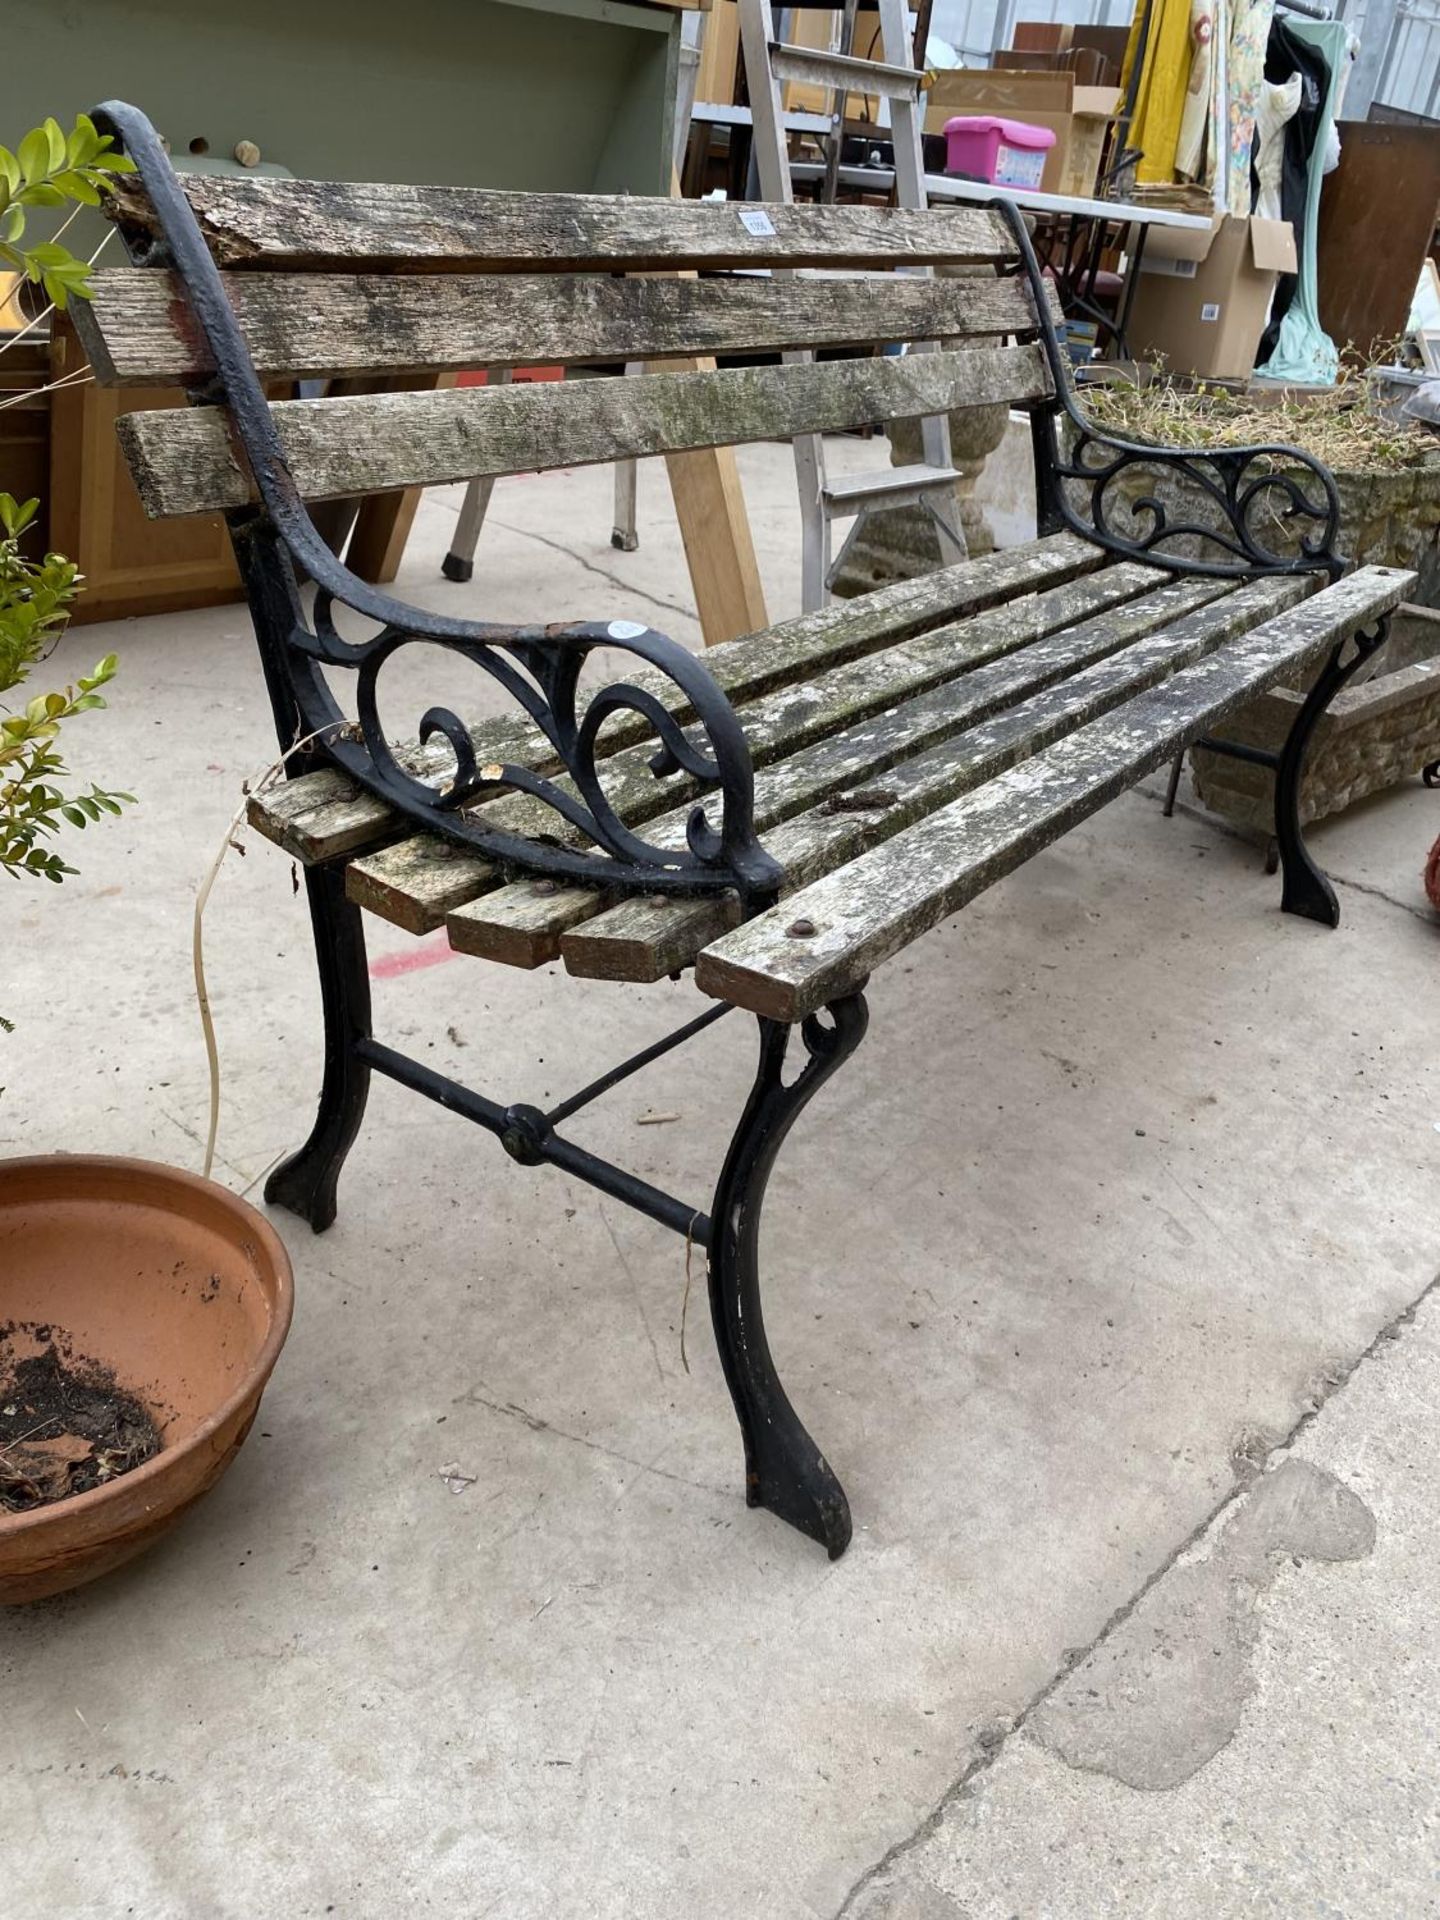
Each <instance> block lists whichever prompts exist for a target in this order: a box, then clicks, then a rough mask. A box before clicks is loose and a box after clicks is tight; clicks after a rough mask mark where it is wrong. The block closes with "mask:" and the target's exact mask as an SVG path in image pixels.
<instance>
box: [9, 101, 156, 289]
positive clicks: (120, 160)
mask: <svg viewBox="0 0 1440 1920" xmlns="http://www.w3.org/2000/svg"><path fill="white" fill-rule="evenodd" d="M113 147H114V141H113V139H112V137H111V135H109V134H108V133H98V132H97V131H96V129H95V123H94V122H93V121H92V120H91V119H90V117H89V115H88V114H84V113H79V114H76V116H75V125H74V126H73V127H72V128H71V130H70V132H69V133H66V132H64V131H63V130H62V128H61V126H60V122H59V121H58V120H55V119H49V120H47V121H46V122H45V123H44V125H43V126H39V127H34V128H32V129H31V131H30V132H29V133H27V134H26V135H25V138H24V139H23V140H22V141H21V142H20V145H19V147H18V148H17V149H16V151H15V152H14V153H12V152H11V151H10V149H9V148H8V147H0V266H4V267H10V268H12V269H13V270H14V271H15V272H16V273H22V274H24V276H25V278H26V279H27V280H31V281H34V282H35V283H36V285H38V286H42V287H43V288H44V289H45V296H46V298H47V299H49V300H51V301H53V302H54V304H55V305H56V306H57V307H64V306H65V305H67V303H68V302H69V301H70V299H71V298H72V297H74V296H78V297H79V298H81V299H82V300H83V299H88V298H89V296H90V268H89V264H88V262H86V261H84V260H81V259H78V258H77V257H76V256H75V255H74V254H73V253H71V252H70V250H69V249H68V248H67V247H62V246H61V245H60V243H59V240H58V238H56V239H51V240H38V241H32V242H31V244H30V245H29V246H28V247H27V246H22V245H21V241H22V240H23V239H24V237H25V227H26V221H27V217H28V215H29V213H30V212H31V211H32V210H33V209H35V208H37V207H63V206H64V205H66V204H67V202H70V201H74V202H77V203H78V204H79V205H81V206H87V207H98V206H99V204H100V197H101V194H102V193H103V191H104V189H105V188H106V187H107V186H109V185H110V184H111V182H112V180H113V179H114V176H115V175H116V174H119V173H133V172H134V171H135V162H134V161H133V160H131V159H130V158H129V157H128V155H126V154H123V153H115V152H114V151H112V149H113ZM67 224H68V223H67Z"/></svg>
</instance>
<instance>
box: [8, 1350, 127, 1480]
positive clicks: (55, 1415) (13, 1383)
mask: <svg viewBox="0 0 1440 1920" xmlns="http://www.w3.org/2000/svg"><path fill="white" fill-rule="evenodd" d="M17 1334H19V1335H21V1336H23V1337H24V1339H25V1342H26V1344H27V1346H28V1345H31V1344H32V1343H34V1342H37V1341H38V1342H40V1343H42V1344H41V1346H40V1350H39V1352H30V1353H29V1354H28V1355H27V1357H26V1358H25V1359H23V1360H16V1359H15V1358H14V1357H13V1354H12V1353H11V1352H10V1351H9V1349H10V1345H11V1342H12V1341H13V1340H14V1338H15V1336H16V1335H17ZM160 1446H161V1440H160V1432H159V1429H158V1428H157V1426H156V1423H155V1420H154V1417H153V1416H152V1415H151V1413H150V1412H149V1410H148V1408H146V1407H145V1406H144V1405H143V1404H142V1402H141V1401H139V1400H138V1399H137V1398H136V1397H135V1395H134V1394H133V1393H127V1392H126V1390H125V1389H124V1388H123V1387H122V1386H121V1385H120V1383H119V1381H118V1380H117V1379H116V1378H115V1375H114V1374H113V1373H112V1372H111V1370H110V1369H109V1368H108V1367H106V1366H104V1365H102V1363H101V1362H100V1361H98V1360H91V1359H89V1358H87V1357H86V1356H85V1355H84V1354H78V1353H76V1352H75V1349H74V1345H73V1343H72V1341H71V1340H70V1338H69V1336H68V1335H67V1334H66V1332H65V1330H64V1329H63V1328H61V1327H44V1326H38V1325H35V1324H34V1323H30V1322H27V1323H24V1324H20V1323H16V1322H12V1323H11V1324H10V1325H8V1326H0V1512H5V1513H28V1512H30V1511H31V1510H32V1509H33V1508H36V1507H45V1506H49V1505H51V1504H52V1503H53V1502H55V1501H57V1500H68V1499H69V1498H70V1497H71V1496H72V1495H73V1494H77V1493H89V1492H90V1491H91V1490H92V1489H93V1488H95V1487H103V1486H105V1485H106V1484H108V1482H110V1481H111V1480H116V1479H118V1478H119V1477H120V1475H121V1474H125V1473H130V1472H132V1471H133V1470H134V1469H135V1468H136V1467H140V1466H143V1465H144V1464H145V1462H146V1461H147V1460H151V1459H153V1458H154V1456H155V1455H156V1454H157V1453H158V1452H159V1451H160Z"/></svg>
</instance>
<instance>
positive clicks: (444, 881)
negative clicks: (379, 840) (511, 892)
mask: <svg viewBox="0 0 1440 1920" xmlns="http://www.w3.org/2000/svg"><path fill="white" fill-rule="evenodd" d="M503 877H504V876H503V875H502V874H500V873H499V872H498V871H497V870H496V869H495V868H494V867H492V866H491V865H490V863H489V861H488V860H480V859H477V858H476V856H475V855H474V854H472V853H469V852H467V851H466V849H465V848H464V847H457V846H456V845H455V843H454V841H452V840H441V839H438V838H437V837H436V836H435V835H433V834H426V835H424V836H421V837H412V838H410V839H407V840H400V841H397V842H396V843H395V845H394V846H390V847H381V848H379V849H377V850H376V851H375V852H374V853H369V854H362V855H361V857H360V858H359V859H357V860H352V861H351V862H350V863H349V865H348V866H347V867H346V869H345V892H346V896H347V897H348V898H349V899H351V900H353V901H354V902H355V904H356V906H357V907H364V908H365V909H366V910H367V911H368V912H370V913H374V914H378V915H379V917H380V918H381V919H382V920H389V921H390V922H391V923H392V924H393V925H394V926H397V927H403V928H404V929H405V931H406V932H407V933H432V932H433V931H434V929H435V928H436V927H439V926H443V925H444V924H445V916H446V914H447V913H449V912H450V910H451V908H452V907H458V906H460V905H462V904H463V903H464V902H465V901H466V900H474V899H476V898H477V897H478V896H479V895H480V894H482V893H485V892H487V891H489V889H491V888H493V887H498V886H499V885H500V884H501V881H502V879H503Z"/></svg>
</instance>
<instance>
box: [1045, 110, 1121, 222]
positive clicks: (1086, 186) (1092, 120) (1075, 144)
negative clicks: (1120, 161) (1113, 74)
mask: <svg viewBox="0 0 1440 1920" xmlns="http://www.w3.org/2000/svg"><path fill="white" fill-rule="evenodd" d="M1122 97H1123V96H1122V94H1121V92H1120V89H1119V87H1076V89H1075V102H1074V107H1073V109H1072V111H1071V116H1070V144H1069V148H1068V151H1067V154H1066V160H1065V172H1064V175H1063V176H1062V177H1063V180H1064V185H1063V186H1062V187H1061V189H1060V191H1061V192H1062V193H1073V194H1074V195H1075V196H1076V198H1077V199H1080V200H1093V199H1094V198H1095V188H1096V185H1097V183H1098V181H1099V178H1100V161H1101V158H1102V156H1103V155H1104V151H1105V134H1106V130H1107V129H1108V127H1109V125H1110V122H1111V121H1112V120H1113V119H1114V118H1115V115H1116V114H1117V113H1118V112H1119V111H1120V102H1121V99H1122Z"/></svg>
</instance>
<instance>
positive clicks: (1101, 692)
mask: <svg viewBox="0 0 1440 1920" xmlns="http://www.w3.org/2000/svg"><path fill="white" fill-rule="evenodd" d="M1311 584H1312V583H1311V582H1309V581H1300V580H1293V579H1292V580H1267V581H1261V582H1257V583H1256V584H1254V585H1252V586H1246V587H1241V588H1240V589H1238V590H1237V591H1235V592H1233V593H1230V594H1227V595H1226V596H1225V597H1224V598H1223V599H1220V600H1219V601H1218V603H1217V604H1212V605H1210V606H1207V607H1204V608H1202V609H1201V610H1200V611H1198V612H1195V613H1192V614H1187V615H1185V616H1183V617H1182V618H1181V619H1179V620H1177V621H1175V622H1174V623H1173V624H1171V625H1169V626H1165V627H1162V628H1161V629H1160V630H1159V631H1158V632H1155V633H1150V634H1146V635H1144V636H1143V637H1141V638H1139V639H1137V640H1136V641H1134V643H1133V644H1132V645H1130V646H1128V647H1126V648H1125V649H1124V650H1123V652H1121V653H1118V654H1113V655H1111V656H1110V657H1109V658H1108V659H1103V660H1100V661H1098V662H1097V663H1096V664H1095V665H1093V666H1089V667H1085V668H1083V669H1082V670H1081V671H1080V672H1079V673H1076V674H1072V675H1071V676H1070V677H1069V678H1068V679H1065V680H1062V681H1059V682H1058V683H1057V684H1056V685H1054V686H1052V687H1047V688H1046V689H1045V690H1044V691H1043V692H1041V693H1037V694H1034V695H1032V696H1031V697H1030V698H1029V699H1028V700H1024V701H1022V702H1021V703H1020V704H1019V705H1018V706H1015V707H1007V708H1006V709H1004V711H1002V712H1001V713H999V714H996V715H994V716H993V717H992V718H990V719H988V720H982V721H980V722H979V723H978V724H977V725H974V726H970V727H967V728H966V729H965V730H964V731H963V732H962V733H960V734H958V735H957V736H956V737H955V738H954V739H951V740H946V741H943V742H942V743H941V744H940V745H938V746H934V747H931V748H929V749H927V750H926V751H925V752H922V753H919V754H917V755H915V757H914V758H913V759H906V760H902V761H899V762H897V763H896V764H895V765H894V766H892V767H890V768H888V769H887V770H886V772H885V773H884V774H883V775H882V776H881V777H880V778H879V779H871V780H869V781H867V782H865V783H864V784H861V783H859V782H854V783H852V784H850V785H847V786H846V787H845V789H844V790H843V791H842V793H841V794H840V795H839V796H838V798H837V797H835V796H832V797H831V798H829V799H827V800H823V801H821V802H820V804H819V805H816V806H812V807H810V808H809V809H808V811H806V812H804V813H800V814H796V815H794V816H792V817H791V818H789V819H786V820H785V821H783V822H782V823H781V824H780V825H778V826H776V827H774V828H772V829H771V830H770V831H769V832H768V833H767V834H766V836H765V844H766V846H767V848H768V849H769V851H770V852H771V853H773V854H774V856H775V858H776V859H777V860H778V861H779V862H780V863H781V865H782V866H783V867H784V868H785V872H786V877H787V881H788V885H787V887H786V889H785V891H786V892H787V893H791V892H793V891H794V890H795V888H797V887H801V886H806V885H808V884H809V882H810V881H812V880H818V879H819V878H820V877H821V875H822V874H825V873H829V872H831V871H832V869H834V868H835V867H838V866H841V865H843V864H844V862H845V861H847V860H853V859H854V858H856V856H857V855H859V854H861V853H864V852H865V851H867V849H868V848H870V847H873V846H878V845H880V843H881V842H882V841H885V840H888V839H889V838H890V837H891V836H892V835H893V834H896V833H899V832H900V831H901V830H902V828H905V827H908V826H912V825H914V823H915V822H916V821H917V820H919V819H921V818H923V817H924V815H926V814H927V813H932V812H933V811H934V810H935V809H936V808H937V807H940V806H944V805H945V804H946V803H947V802H948V801H951V800H954V799H957V798H958V797H959V796H960V795H961V794H962V793H968V792H969V791H970V790H971V789H972V788H974V787H977V786H979V785H980V784H981V782H982V781H985V780H989V779H993V778H994V777H995V775H997V774H1000V773H1003V772H1005V770H1006V769H1007V768H1009V767H1012V766H1014V765H1016V764H1018V762H1020V761H1021V760H1024V759H1026V758H1028V757H1029V756H1030V755H1031V754H1035V753H1039V752H1040V751H1041V750H1042V749H1043V748H1045V747H1047V746H1049V745H1051V743H1052V742H1053V741H1055V740H1058V739H1060V738H1061V737H1062V736H1063V735H1064V734H1066V733H1069V732H1071V731H1073V730H1074V729H1075V728H1076V727H1079V726H1082V725H1083V724H1084V723H1085V722H1086V721H1087V720H1093V719H1095V718H1096V717H1097V716H1098V715H1100V714H1102V713H1105V712H1108V711H1109V709H1110V708H1111V707H1114V706H1117V705H1118V704H1119V703H1120V702H1121V701H1123V700H1127V699H1129V698H1130V697H1131V696H1132V695H1133V694H1135V693H1139V692H1143V691H1144V690H1145V689H1146V688H1149V687H1152V686H1156V685H1158V684H1159V682H1160V681H1162V680H1164V679H1166V678H1168V677H1169V675H1171V674H1172V673H1175V672H1178V671H1179V670H1180V669H1181V668H1182V667H1186V666H1189V665H1190V664H1191V662H1193V661H1195V660H1199V659H1202V658H1203V657H1204V656H1205V654H1207V653H1210V652H1213V651H1214V649H1215V648H1216V647H1217V646H1221V645H1223V644H1224V642H1225V641H1227V640H1229V639H1232V638H1233V637H1234V635H1235V634H1237V633H1240V632H1243V631H1244V629H1245V627H1246V626H1247V625H1249V624H1250V623H1252V622H1254V621H1256V620H1261V619H1265V618H1268V617H1269V616H1271V615H1272V614H1274V613H1275V612H1276V611H1277V610H1278V609H1280V608H1282V607H1286V606H1293V605H1294V604H1295V603H1296V602H1297V601H1299V600H1301V599H1303V598H1304V597H1305V595H1306V593H1307V592H1309V591H1310V588H1311ZM840 745H841V742H840V741H838V740H833V741H828V742H826V747H827V748H831V749H838V748H839V746H840ZM779 771H780V772H781V773H782V774H783V773H785V772H787V771H788V769H787V768H781V769H779ZM728 904H729V911H728V916H727V915H726V914H724V913H721V912H717V911H716V910H715V907H714V905H713V904H711V903H693V904H692V903H686V902H681V901H673V900H671V901H664V902H661V901H657V900H650V899H645V898H641V899H635V900H626V901H621V902H618V903H617V904H615V905H614V906H611V907H610V908H609V909H608V910H607V911H605V912H602V913H600V914H598V915H597V916H595V917H593V918H591V919H590V920H589V921H587V922H586V923H584V924H583V925H581V926H578V927H577V928H575V929H574V930H573V931H572V932H570V933H567V934H566V935H565V936H564V938H563V939H562V941H561V943H560V944H561V954H562V957H563V959H564V961H565V965H566V968H567V970H568V971H569V972H571V973H574V974H578V975H580V976H582V977H585V978H589V979H600V980H628V981H634V982H644V981H653V980H659V979H661V978H663V977H664V976H665V975H666V974H669V973H675V972H677V971H679V970H680V969H681V968H682V967H686V966H689V965H690V964H691V963H692V962H693V961H694V959H695V956H696V954H697V953H698V952H699V951H700V949H701V948H702V947H705V946H708V945H709V944H710V943H711V941H713V940H718V939H719V938H720V936H721V934H722V933H724V932H725V931H727V930H728V928H729V927H730V926H733V925H735V924H736V922H737V919H738V914H737V913H736V911H735V908H734V905H733V903H728ZM702 908H708V911H706V910H701V909H702Z"/></svg>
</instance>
